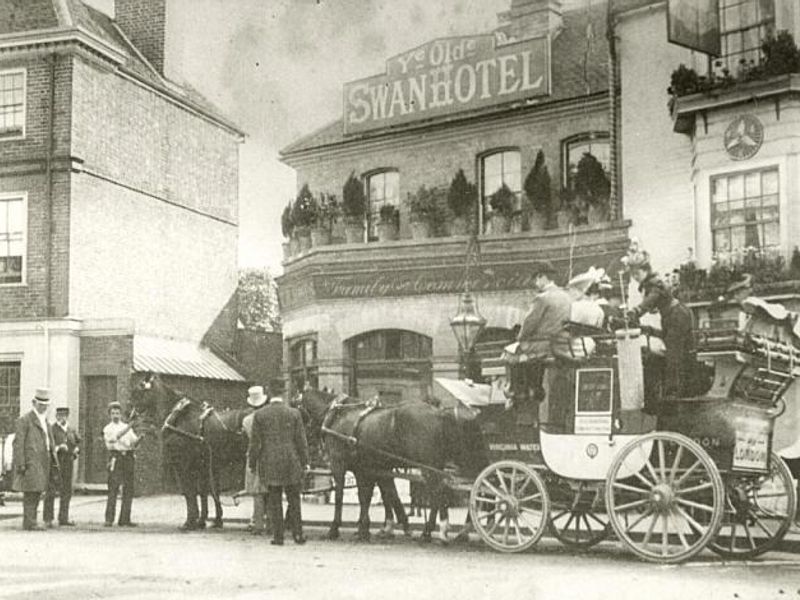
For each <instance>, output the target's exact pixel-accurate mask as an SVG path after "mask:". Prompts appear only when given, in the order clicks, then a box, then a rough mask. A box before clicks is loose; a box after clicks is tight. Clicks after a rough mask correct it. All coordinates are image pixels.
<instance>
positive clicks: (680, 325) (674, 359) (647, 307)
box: [622, 240, 697, 397]
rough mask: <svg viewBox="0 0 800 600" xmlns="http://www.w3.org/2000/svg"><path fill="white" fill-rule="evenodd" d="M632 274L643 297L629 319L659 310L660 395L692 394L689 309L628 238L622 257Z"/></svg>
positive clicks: (693, 355) (693, 362) (692, 345)
mask: <svg viewBox="0 0 800 600" xmlns="http://www.w3.org/2000/svg"><path fill="white" fill-rule="evenodd" d="M622 262H623V264H625V265H626V267H627V268H628V270H629V272H630V274H631V277H632V278H633V280H634V281H636V282H637V283H638V284H639V292H640V293H641V294H642V301H641V302H640V303H639V305H638V306H635V307H633V308H632V309H630V310H629V311H628V318H629V319H630V320H631V321H632V322H636V321H638V319H639V318H640V317H642V316H643V315H645V314H648V313H653V312H656V311H658V313H659V315H660V316H661V329H662V335H663V340H664V346H665V357H664V358H665V362H666V364H665V369H664V380H663V395H664V396H667V397H687V396H691V395H692V394H693V392H694V389H695V385H694V383H695V378H696V375H697V374H696V366H697V364H696V351H695V340H694V317H693V315H692V311H691V310H689V308H687V307H686V306H684V305H683V304H682V303H681V302H679V301H678V300H677V299H676V298H675V297H674V296H673V295H672V292H670V290H669V288H668V287H667V286H666V284H665V283H664V282H663V281H662V280H661V279H660V278H659V277H658V275H657V274H656V273H655V272H654V271H653V268H652V267H651V266H650V255H649V254H648V253H647V252H646V251H645V250H643V249H641V248H639V244H638V242H637V241H636V240H633V241H632V242H631V247H630V250H629V251H628V255H627V256H625V257H624V258H623V259H622Z"/></svg>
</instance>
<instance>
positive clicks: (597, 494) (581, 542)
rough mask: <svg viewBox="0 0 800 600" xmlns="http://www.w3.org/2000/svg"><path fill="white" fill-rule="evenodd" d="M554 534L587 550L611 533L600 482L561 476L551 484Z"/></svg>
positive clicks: (575, 546)
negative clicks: (572, 480)
mask: <svg viewBox="0 0 800 600" xmlns="http://www.w3.org/2000/svg"><path fill="white" fill-rule="evenodd" d="M548 493H549V495H550V518H549V519H548V523H547V526H548V528H549V529H550V532H551V533H552V534H553V536H554V537H556V538H557V539H558V541H560V542H561V543H562V544H564V545H565V546H567V547H569V548H572V549H573V550H587V549H589V548H591V547H592V546H594V545H595V544H598V543H600V542H602V541H603V540H604V539H606V538H607V537H608V536H609V534H610V533H611V525H609V523H608V515H606V514H605V508H604V507H603V489H602V487H600V486H599V485H598V484H597V483H594V482H591V483H590V482H585V481H576V482H571V481H567V480H564V479H560V478H559V479H558V480H556V481H555V483H553V484H551V485H550V487H549V488H548Z"/></svg>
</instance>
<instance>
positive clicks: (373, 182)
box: [367, 170, 400, 240]
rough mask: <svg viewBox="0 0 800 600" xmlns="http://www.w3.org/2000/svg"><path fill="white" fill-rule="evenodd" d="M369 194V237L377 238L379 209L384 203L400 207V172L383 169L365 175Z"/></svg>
mask: <svg viewBox="0 0 800 600" xmlns="http://www.w3.org/2000/svg"><path fill="white" fill-rule="evenodd" d="M367 194H368V195H369V239H371V240H375V239H377V238H378V223H379V222H380V210H381V206H383V205H384V204H392V205H394V206H396V207H398V208H399V207H400V173H399V172H398V171H395V170H385V171H380V172H377V173H372V174H371V175H369V176H367Z"/></svg>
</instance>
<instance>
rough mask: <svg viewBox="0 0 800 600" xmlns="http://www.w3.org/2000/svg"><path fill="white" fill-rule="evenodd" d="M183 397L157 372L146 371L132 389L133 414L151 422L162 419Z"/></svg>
mask: <svg viewBox="0 0 800 600" xmlns="http://www.w3.org/2000/svg"><path fill="white" fill-rule="evenodd" d="M182 397H183V395H182V394H180V393H179V392H176V391H175V390H173V389H172V388H170V387H169V386H168V385H167V384H166V383H164V381H163V380H162V379H161V377H159V376H158V375H157V374H155V373H150V372H148V373H145V374H144V377H143V378H142V379H141V380H140V381H139V382H138V383H136V384H135V385H134V386H133V389H132V391H131V403H132V414H134V415H137V416H139V417H140V418H142V419H143V420H146V421H148V422H151V423H154V422H158V421H162V420H163V419H164V417H165V415H166V413H168V412H169V410H170V409H171V407H172V406H174V405H175V403H176V402H178V401H179V400H180V399H181V398H182Z"/></svg>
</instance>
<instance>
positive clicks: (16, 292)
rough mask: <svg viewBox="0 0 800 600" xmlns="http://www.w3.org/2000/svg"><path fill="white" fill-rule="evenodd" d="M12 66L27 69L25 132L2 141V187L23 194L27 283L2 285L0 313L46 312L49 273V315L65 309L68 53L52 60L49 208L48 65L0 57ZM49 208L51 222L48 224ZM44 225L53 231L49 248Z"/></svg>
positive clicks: (4, 64)
mask: <svg viewBox="0 0 800 600" xmlns="http://www.w3.org/2000/svg"><path fill="white" fill-rule="evenodd" d="M16 68H25V69H26V71H27V87H26V91H27V95H26V130H25V138H24V139H22V140H7V141H3V142H0V193H17V192H19V193H25V194H27V200H28V215H27V217H28V220H27V240H26V241H27V246H26V253H27V254H26V261H25V262H26V267H25V284H24V285H14V286H0V318H2V319H19V318H39V317H45V316H48V309H47V304H48V302H47V296H48V277H50V290H49V294H50V297H51V299H52V307H51V311H50V316H64V315H66V314H67V313H68V310H69V302H68V297H67V281H68V276H69V274H68V253H69V173H68V172H66V171H65V170H64V162H63V160H61V159H62V158H63V157H64V156H66V155H67V154H68V150H69V139H70V122H71V116H70V107H71V82H70V77H71V69H72V59H71V58H69V57H65V56H58V57H57V58H55V59H54V64H53V68H54V78H55V97H54V98H55V102H54V114H53V119H54V121H53V122H54V127H53V134H54V135H53V142H54V147H53V154H54V157H55V160H54V162H53V163H52V164H53V169H54V170H53V175H52V185H53V187H52V211H51V210H50V208H49V206H48V202H49V198H50V197H51V193H50V191H49V182H48V178H47V175H46V159H47V150H48V143H49V136H48V131H49V129H48V122H49V119H50V66H49V64H48V61H47V59H46V58H44V57H38V58H27V59H24V60H19V59H17V60H13V61H7V60H4V61H0V70H5V69H16ZM51 212H52V223H51V224H50V225H48V223H49V219H50V218H51ZM48 231H50V232H51V233H52V241H51V244H50V248H48V243H47V239H48V236H47V234H48ZM48 251H50V252H52V257H51V260H50V263H51V266H48V260H47V253H48ZM48 270H50V271H51V273H50V274H49V273H48Z"/></svg>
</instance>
